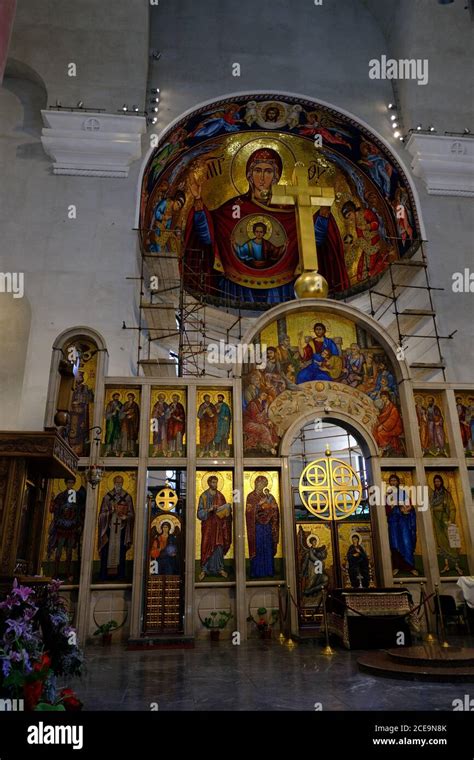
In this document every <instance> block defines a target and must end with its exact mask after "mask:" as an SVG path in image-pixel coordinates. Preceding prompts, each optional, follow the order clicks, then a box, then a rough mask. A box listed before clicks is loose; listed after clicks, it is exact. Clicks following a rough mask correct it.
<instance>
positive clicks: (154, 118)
mask: <svg viewBox="0 0 474 760" xmlns="http://www.w3.org/2000/svg"><path fill="white" fill-rule="evenodd" d="M157 121H158V119H157V118H156V116H154V117H153V119H152V120H151V123H152V124H156V122H157Z"/></svg>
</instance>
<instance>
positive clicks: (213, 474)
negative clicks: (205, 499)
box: [201, 470, 224, 491]
mask: <svg viewBox="0 0 474 760" xmlns="http://www.w3.org/2000/svg"><path fill="white" fill-rule="evenodd" d="M210 477H214V478H217V490H218V491H222V488H223V486H224V478H223V477H222V475H221V474H220V472H215V471H212V470H210V471H209V472H205V473H204V475H203V476H202V478H201V488H202V490H203V491H207V489H208V488H209V485H208V483H207V479H208V478H210Z"/></svg>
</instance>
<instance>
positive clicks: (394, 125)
mask: <svg viewBox="0 0 474 760" xmlns="http://www.w3.org/2000/svg"><path fill="white" fill-rule="evenodd" d="M397 127H398V124H397V122H396V121H392V129H396V128H397Z"/></svg>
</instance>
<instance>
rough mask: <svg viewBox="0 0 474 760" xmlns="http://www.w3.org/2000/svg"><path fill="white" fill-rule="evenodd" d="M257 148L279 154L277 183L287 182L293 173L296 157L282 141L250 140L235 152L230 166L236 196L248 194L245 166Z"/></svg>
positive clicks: (292, 209)
mask: <svg viewBox="0 0 474 760" xmlns="http://www.w3.org/2000/svg"><path fill="white" fill-rule="evenodd" d="M259 148H271V149H272V150H276V151H277V153H279V154H280V158H281V160H282V164H283V168H282V172H281V177H280V180H279V181H280V182H283V181H285V180H286V181H288V180H289V179H291V172H292V171H293V166H294V165H295V163H296V156H295V154H294V153H293V151H292V150H291V148H289V147H288V145H287V144H286V143H284V142H283V141H282V140H278V139H277V138H275V137H265V138H262V137H259V138H258V139H255V138H253V139H252V140H249V141H248V142H247V143H244V144H243V145H241V146H240V148H239V149H238V150H237V151H236V153H235V155H234V157H233V159H232V163H231V165H230V178H231V181H232V184H233V186H234V187H235V189H236V190H237V193H238V195H244V194H245V193H246V192H248V189H249V183H248V179H247V177H246V172H245V167H246V166H247V161H248V159H249V158H250V156H251V155H252V153H253V152H254V150H258V149H259ZM289 208H290V210H291V211H292V213H294V208H293V207H291V206H290V207H289Z"/></svg>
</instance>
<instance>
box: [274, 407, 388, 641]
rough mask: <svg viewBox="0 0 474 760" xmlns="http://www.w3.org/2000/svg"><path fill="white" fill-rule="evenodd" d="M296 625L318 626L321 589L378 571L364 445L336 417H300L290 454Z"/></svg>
mask: <svg viewBox="0 0 474 760" xmlns="http://www.w3.org/2000/svg"><path fill="white" fill-rule="evenodd" d="M288 461H289V475H290V483H291V504H292V514H293V531H294V540H295V554H294V561H295V578H296V600H297V607H298V624H299V629H300V630H301V629H310V628H312V627H315V626H319V624H320V622H321V617H322V590H323V589H326V590H329V591H331V590H333V589H335V588H369V587H374V586H376V585H377V583H378V580H379V577H380V571H379V568H378V561H377V556H376V549H375V544H376V542H375V540H374V535H375V525H374V523H373V516H372V515H371V509H370V506H369V499H368V488H369V486H370V485H371V483H372V482H373V474H372V468H371V462H370V451H369V447H368V445H367V443H366V441H365V440H364V438H363V436H362V435H361V434H360V433H359V432H357V431H355V430H354V428H353V427H352V426H351V425H350V424H347V423H344V422H342V421H341V420H330V419H326V420H324V421H323V420H321V419H319V418H318V419H317V420H312V421H310V422H306V424H304V425H303V426H302V427H301V428H300V430H299V431H298V433H297V434H296V436H295V437H294V438H293V441H292V443H291V447H290V453H289V460H288Z"/></svg>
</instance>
